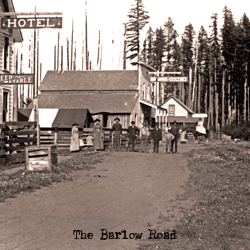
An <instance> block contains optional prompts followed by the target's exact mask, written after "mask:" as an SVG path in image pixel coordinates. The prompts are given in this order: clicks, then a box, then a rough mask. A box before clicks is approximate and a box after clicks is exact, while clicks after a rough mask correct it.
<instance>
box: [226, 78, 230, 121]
mask: <svg viewBox="0 0 250 250" xmlns="http://www.w3.org/2000/svg"><path fill="white" fill-rule="evenodd" d="M230 88H231V77H230V75H229V79H228V87H227V98H228V99H227V101H228V104H227V107H228V110H227V111H228V124H229V125H231V97H230V92H231V91H230V90H231V89H230Z"/></svg>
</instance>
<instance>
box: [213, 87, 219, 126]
mask: <svg viewBox="0 0 250 250" xmlns="http://www.w3.org/2000/svg"><path fill="white" fill-rule="evenodd" d="M214 97H215V129H216V131H218V129H219V128H218V123H219V122H218V110H219V109H218V93H217V85H216V84H215V85H214Z"/></svg>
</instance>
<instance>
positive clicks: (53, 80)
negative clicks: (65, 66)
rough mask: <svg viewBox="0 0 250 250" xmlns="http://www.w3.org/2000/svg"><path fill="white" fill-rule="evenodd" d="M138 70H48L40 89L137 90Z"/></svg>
mask: <svg viewBox="0 0 250 250" xmlns="http://www.w3.org/2000/svg"><path fill="white" fill-rule="evenodd" d="M137 88H138V71H137V70H89V71H86V70H85V71H79V70H77V71H61V72H60V71H47V73H46V75H45V77H44V79H43V81H42V83H41V85H40V87H39V90H40V91H41V92H43V91H63V90H64V91H65V90H66V91H74V90H76V91H78V90H80V91H89V90H95V91H98V90H104V91H109V90H136V89H137Z"/></svg>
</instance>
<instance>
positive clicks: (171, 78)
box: [150, 76, 188, 82]
mask: <svg viewBox="0 0 250 250" xmlns="http://www.w3.org/2000/svg"><path fill="white" fill-rule="evenodd" d="M150 81H151V82H156V81H158V82H187V81H188V78H187V77H175V76H168V77H150Z"/></svg>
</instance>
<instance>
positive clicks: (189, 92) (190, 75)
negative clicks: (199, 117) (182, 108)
mask: <svg viewBox="0 0 250 250" xmlns="http://www.w3.org/2000/svg"><path fill="white" fill-rule="evenodd" d="M191 90H192V68H191V67H190V68H189V85H188V101H187V106H188V107H189V108H192V107H191V104H192V101H191Z"/></svg>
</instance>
